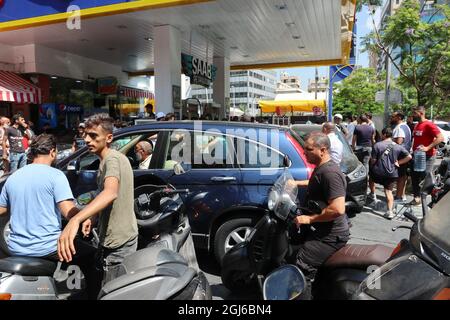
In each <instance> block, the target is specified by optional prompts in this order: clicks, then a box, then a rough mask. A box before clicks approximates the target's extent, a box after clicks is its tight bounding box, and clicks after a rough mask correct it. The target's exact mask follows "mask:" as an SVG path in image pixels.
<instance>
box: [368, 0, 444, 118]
mask: <svg viewBox="0 0 450 320" xmlns="http://www.w3.org/2000/svg"><path fill="white" fill-rule="evenodd" d="M436 17H440V19H433V18H436ZM449 27H450V7H449V6H448V5H436V7H435V12H434V13H433V14H432V15H431V17H426V16H423V6H422V7H421V6H420V3H419V2H418V1H417V0H405V1H404V2H403V3H402V6H401V7H400V8H399V9H398V10H397V11H396V12H395V14H394V15H392V16H390V17H388V18H387V20H386V23H385V25H384V28H383V29H381V30H377V29H375V31H374V32H372V33H370V34H369V35H368V36H366V37H365V39H364V41H363V46H364V50H365V51H372V52H374V53H376V54H378V55H381V54H385V55H387V57H388V58H389V59H390V60H391V62H392V64H393V66H394V67H395V68H396V69H397V70H398V71H399V73H400V76H399V78H398V80H397V81H398V84H399V85H401V86H402V87H403V88H408V87H412V88H414V90H415V91H416V97H417V104H419V105H424V106H427V107H430V106H434V107H435V113H436V114H438V115H439V114H441V115H442V114H446V113H448V111H449V108H450V101H449V98H450V28H449ZM395 48H400V49H401V50H400V53H399V54H398V55H397V56H395V55H394V53H393V52H394V50H393V49H395ZM396 51H397V50H396Z"/></svg>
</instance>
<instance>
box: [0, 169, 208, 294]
mask: <svg viewBox="0 0 450 320" xmlns="http://www.w3.org/2000/svg"><path fill="white" fill-rule="evenodd" d="M177 168H178V169H177ZM177 168H176V169H175V172H178V174H181V173H182V172H183V170H182V169H180V168H179V167H177ZM154 187H159V189H157V190H155V191H153V192H152V193H150V194H145V193H141V195H140V196H139V198H138V199H136V201H135V212H136V217H137V219H138V227H139V236H140V237H146V239H145V241H144V242H141V244H140V247H143V248H142V249H139V250H138V251H137V252H135V253H133V254H131V255H129V256H127V257H125V259H124V261H123V262H122V264H121V265H120V271H119V272H118V273H117V276H116V277H115V278H113V279H112V280H111V281H109V282H107V283H106V284H105V285H104V286H103V287H102V289H101V291H100V293H99V296H98V298H99V299H102V300H112V299H133V300H136V299H142V300H165V299H183V300H208V299H211V290H210V287H209V283H208V281H207V279H206V277H205V275H204V274H203V273H202V272H200V271H199V269H198V264H197V259H196V256H195V251H194V248H193V241H192V234H191V229H190V225H189V221H188V219H187V217H186V215H185V210H184V204H183V199H182V196H181V195H182V194H185V193H187V192H188V190H176V189H174V188H173V187H171V186H154ZM161 187H163V188H161ZM93 233H94V237H93V241H92V243H93V245H95V243H98V242H97V240H96V238H97V237H95V230H94V232H93ZM183 256H184V257H183ZM57 265H58V268H57ZM59 266H60V264H59V263H58V264H57V263H56V262H52V261H49V260H45V259H40V258H31V257H8V258H5V259H1V260H0V293H1V294H2V297H6V298H7V299H13V300H15V299H30V300H34V299H40V300H42V299H70V298H73V297H76V296H80V295H82V293H83V291H84V290H83V289H84V288H82V287H81V288H80V287H79V286H78V287H76V288H73V290H67V287H68V285H67V284H68V282H67V281H68V280H70V281H72V284H73V281H74V280H76V279H73V277H72V278H71V276H70V275H69V277H68V276H67V272H69V273H70V267H71V266H69V268H68V270H69V271H67V272H66V275H65V276H64V272H62V271H61V270H60V268H59ZM61 274H63V276H61ZM75 282H76V281H75ZM69 289H71V288H69Z"/></svg>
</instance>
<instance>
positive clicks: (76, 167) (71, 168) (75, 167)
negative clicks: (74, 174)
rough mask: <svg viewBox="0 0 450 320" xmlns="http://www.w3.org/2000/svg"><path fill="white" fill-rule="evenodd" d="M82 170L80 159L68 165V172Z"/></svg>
mask: <svg viewBox="0 0 450 320" xmlns="http://www.w3.org/2000/svg"><path fill="white" fill-rule="evenodd" d="M78 170H80V159H78V158H77V159H75V160H72V161H70V162H69V164H68V165H67V171H78Z"/></svg>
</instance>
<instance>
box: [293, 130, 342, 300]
mask: <svg viewBox="0 0 450 320" xmlns="http://www.w3.org/2000/svg"><path fill="white" fill-rule="evenodd" d="M304 150H305V155H306V158H307V160H308V162H309V163H311V164H314V165H316V168H315V169H314V172H313V173H312V176H311V178H310V179H309V182H308V183H307V188H308V189H307V194H306V199H305V200H306V203H308V201H315V202H318V203H319V204H321V207H323V208H324V209H322V211H321V212H320V213H307V212H304V213H303V214H302V215H300V216H298V217H297V218H296V220H295V223H296V224H297V226H298V227H300V228H301V241H300V248H299V250H298V253H297V255H296V264H297V266H298V267H299V268H300V269H301V270H302V271H303V273H304V275H305V277H306V279H307V282H308V286H307V288H306V289H305V298H310V297H311V282H312V280H313V279H314V277H315V276H316V273H317V270H318V269H319V267H320V266H321V265H322V264H323V263H324V262H325V261H326V260H327V259H328V258H329V257H330V256H331V255H332V254H333V253H335V252H336V251H337V250H339V249H340V248H342V247H343V246H344V245H345V244H346V243H347V241H348V239H349V237H350V232H349V223H348V219H347V216H346V214H345V190H346V187H347V183H346V180H345V176H344V175H343V174H342V172H341V169H340V168H339V165H338V164H336V163H334V162H333V161H331V157H330V140H329V138H328V137H327V135H325V134H323V133H321V132H314V133H311V134H310V135H309V136H308V137H307V139H306V141H305V148H304ZM297 184H298V185H300V186H301V185H305V184H303V182H298V183H297Z"/></svg>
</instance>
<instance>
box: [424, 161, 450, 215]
mask: <svg viewBox="0 0 450 320" xmlns="http://www.w3.org/2000/svg"><path fill="white" fill-rule="evenodd" d="M435 178H436V182H435V184H434V188H433V190H432V191H431V193H430V195H431V202H430V203H429V207H430V208H433V206H434V205H435V204H436V203H437V202H439V200H441V199H442V197H444V196H445V195H446V194H447V193H448V191H449V190H450V159H449V158H444V159H442V161H441V164H440V165H439V167H438V169H437V170H436V177H435Z"/></svg>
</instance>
